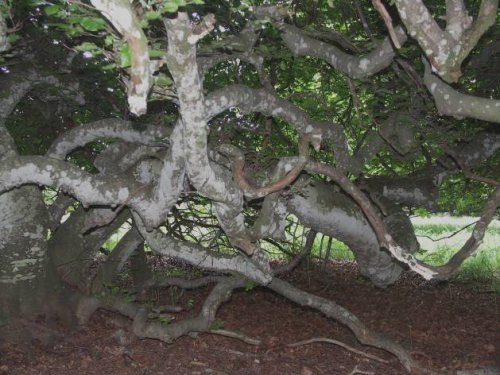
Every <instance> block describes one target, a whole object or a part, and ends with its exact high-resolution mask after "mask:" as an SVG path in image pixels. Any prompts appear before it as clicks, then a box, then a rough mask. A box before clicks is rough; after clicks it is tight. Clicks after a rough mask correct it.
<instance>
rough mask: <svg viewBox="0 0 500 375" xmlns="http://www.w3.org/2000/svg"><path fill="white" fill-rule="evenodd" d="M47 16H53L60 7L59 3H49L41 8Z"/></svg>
mask: <svg viewBox="0 0 500 375" xmlns="http://www.w3.org/2000/svg"><path fill="white" fill-rule="evenodd" d="M43 11H44V12H45V14H46V15H47V16H53V15H54V14H57V13H59V12H60V11H61V7H60V6H59V5H49V6H48V7H45V8H44V9H43Z"/></svg>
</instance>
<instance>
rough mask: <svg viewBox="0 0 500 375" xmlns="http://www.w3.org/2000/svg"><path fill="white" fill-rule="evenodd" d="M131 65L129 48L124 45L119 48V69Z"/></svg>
mask: <svg viewBox="0 0 500 375" xmlns="http://www.w3.org/2000/svg"><path fill="white" fill-rule="evenodd" d="M130 65H132V54H131V53H130V46H129V45H128V44H124V45H123V46H122V48H120V67H122V68H127V67H129V66H130Z"/></svg>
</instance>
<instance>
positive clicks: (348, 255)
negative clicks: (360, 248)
mask: <svg viewBox="0 0 500 375" xmlns="http://www.w3.org/2000/svg"><path fill="white" fill-rule="evenodd" d="M311 254H312V255H313V256H314V257H318V258H323V259H324V258H325V257H328V259H336V260H354V254H353V253H352V251H351V249H349V248H348V247H347V245H346V244H344V243H343V242H342V241H339V240H336V239H334V238H332V240H331V241H330V238H329V237H327V236H325V237H324V238H323V239H322V238H321V236H316V239H315V241H314V245H313V248H312V249H311Z"/></svg>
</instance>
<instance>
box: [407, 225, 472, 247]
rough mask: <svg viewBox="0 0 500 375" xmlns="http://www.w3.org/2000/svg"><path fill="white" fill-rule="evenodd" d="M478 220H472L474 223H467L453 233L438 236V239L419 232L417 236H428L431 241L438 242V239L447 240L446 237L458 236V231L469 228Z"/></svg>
mask: <svg viewBox="0 0 500 375" xmlns="http://www.w3.org/2000/svg"><path fill="white" fill-rule="evenodd" d="M478 221H479V220H476V221H473V222H472V223H470V224H467V225H466V226H465V227H463V228H460V229H459V230H457V231H456V232H453V233H452V234H450V235H449V236H444V237H439V238H436V239H434V238H432V237H430V236H424V235H418V234H417V235H416V236H417V237H422V238H428V239H429V240H431V241H433V242H438V241H441V240H446V239H448V238H451V237H453V236H456V235H457V234H458V233H460V232H461V231H463V230H465V229H467V228H469V227H470V226H472V225H474V224H476V223H477V222H478Z"/></svg>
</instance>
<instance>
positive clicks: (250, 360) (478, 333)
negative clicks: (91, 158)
mask: <svg viewBox="0 0 500 375" xmlns="http://www.w3.org/2000/svg"><path fill="white" fill-rule="evenodd" d="M287 279H288V281H290V282H292V283H294V284H295V285H297V286H300V287H302V288H303V289H305V290H307V291H309V292H313V293H315V294H317V295H320V296H323V297H328V298H331V299H332V300H334V301H336V302H337V303H339V304H341V305H343V306H344V307H346V308H348V309H350V310H351V311H352V312H353V313H354V314H356V315H357V316H358V317H359V318H360V319H361V320H362V321H363V322H364V323H365V324H366V325H367V326H368V327H370V328H371V329H374V330H377V331H379V332H384V333H386V334H388V335H390V336H391V337H393V338H394V339H395V340H397V341H398V342H401V343H402V344H403V345H405V346H406V347H407V348H409V349H410V350H411V351H412V353H413V355H414V356H415V358H416V359H418V360H419V361H420V363H421V364H422V365H424V366H426V367H429V368H432V369H434V370H436V371H437V372H438V373H443V374H454V373H456V371H457V370H473V369H482V368H490V369H492V368H493V369H494V368H495V367H496V369H497V370H498V368H500V366H499V365H500V364H499V363H495V359H496V356H498V352H496V351H498V344H499V342H500V340H499V324H498V323H499V320H498V317H499V315H498V313H499V303H498V295H496V294H494V293H491V292H487V291H484V290H481V289H480V288H478V287H477V286H475V285H471V284H458V283H446V284H436V283H429V282H425V281H423V280H422V279H421V278H420V277H418V276H417V275H415V274H412V273H410V272H408V273H406V274H404V275H403V277H402V278H401V280H400V281H399V282H398V283H397V284H396V285H394V286H391V287H389V288H387V289H377V288H375V287H373V286H372V285H371V284H370V283H368V282H367V281H365V280H364V279H362V278H361V277H360V275H359V273H358V271H357V268H356V265H355V264H352V263H349V262H332V263H331V264H328V266H326V267H325V266H324V264H309V265H308V266H306V267H301V268H300V269H299V270H296V271H294V273H293V274H291V275H289V276H288V277H287ZM208 290H209V289H205V290H204V291H202V292H201V293H200V291H197V292H196V293H195V292H189V293H187V292H186V293H184V294H183V295H182V296H181V297H180V298H179V299H178V302H179V303H180V304H181V305H183V306H184V307H185V308H186V309H188V314H196V312H197V308H198V307H199V306H200V304H201V302H202V299H203V296H204V295H206V294H207V293H208ZM175 293H178V291H177V292H175ZM173 295H174V291H172V290H162V291H161V293H160V295H159V296H157V298H159V301H160V302H162V303H170V301H171V300H172V298H173ZM183 315H186V313H184V314H183ZM218 319H219V320H220V321H221V322H223V324H224V328H225V329H228V330H234V331H238V332H242V333H244V334H246V335H248V336H250V337H253V338H259V339H260V340H261V342H262V343H261V345H260V346H251V345H248V344H245V343H243V342H241V341H239V340H236V339H231V338H227V337H223V336H217V335H210V334H200V335H198V336H196V337H183V338H181V339H179V340H177V341H176V342H175V343H174V344H171V345H168V344H165V343H162V342H159V341H155V340H137V339H135V338H133V336H132V335H131V334H130V331H129V328H130V322H129V321H128V320H127V319H126V318H124V317H122V316H120V315H117V314H114V313H110V312H106V311H98V312H97V313H95V314H94V316H93V317H92V319H91V320H90V322H89V324H88V325H87V326H85V327H84V328H82V329H80V330H78V331H68V330H66V329H65V328H63V327H60V326H57V327H55V328H52V327H47V329H50V330H53V329H55V330H56V332H57V333H58V334H60V336H59V337H58V338H57V339H56V340H55V341H52V342H50V344H47V343H44V344H42V343H41V342H39V341H37V340H34V341H33V340H32V342H29V343H28V342H27V343H25V344H24V345H6V344H5V343H4V344H3V346H0V374H2V375H3V374H22V375H24V374H51V375H52V374H54V375H57V374H78V375H83V374H134V375H135V374H193V375H194V374H199V375H203V374H300V375H316V374H346V375H347V374H350V373H351V372H352V371H353V369H354V368H355V367H356V366H357V369H358V370H360V371H361V372H359V373H364V374H383V375H386V374H387V375H391V374H404V373H405V372H404V370H403V368H402V366H401V365H400V364H399V363H398V362H397V360H396V359H395V358H394V357H393V356H391V355H390V354H387V353H385V352H383V351H380V350H377V349H373V348H368V347H363V346H362V345H360V344H359V343H358V342H357V341H356V339H355V337H354V336H353V334H352V333H351V332H350V331H349V330H348V329H346V328H345V327H343V326H341V325H340V324H338V323H336V322H335V321H333V320H331V319H328V318H326V317H324V316H323V315H322V314H321V313H318V312H316V311H313V310H310V309H304V308H302V307H300V306H298V305H296V304H294V303H292V302H290V301H287V300H286V299H284V298H282V297H280V296H278V295H276V294H274V293H273V292H270V291H267V290H265V289H260V288H257V289H253V290H252V291H249V292H247V291H244V290H242V291H238V292H236V293H234V295H233V297H232V299H231V300H230V302H228V303H226V304H224V305H223V306H222V307H221V309H220V310H219V313H218ZM37 324H38V325H39V326H41V327H43V326H46V323H44V322H40V323H37ZM313 337H326V338H331V339H334V340H339V341H342V342H344V343H346V344H348V345H350V346H352V347H354V348H357V349H358V350H362V351H365V352H367V353H370V354H373V355H376V356H379V357H382V358H384V359H386V360H387V361H389V362H388V364H383V363H379V362H377V361H374V360H372V359H368V358H364V357H362V356H360V355H358V354H355V353H352V352H349V351H347V350H345V349H343V348H341V347H339V346H335V345H332V344H324V343H313V344H308V345H302V346H298V347H295V348H289V347H287V346H286V345H287V344H290V343H294V342H297V341H301V340H306V339H310V338H313ZM492 371H493V373H494V372H495V370H492ZM497 373H500V371H499V372H497Z"/></svg>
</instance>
